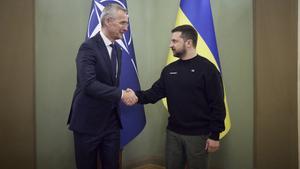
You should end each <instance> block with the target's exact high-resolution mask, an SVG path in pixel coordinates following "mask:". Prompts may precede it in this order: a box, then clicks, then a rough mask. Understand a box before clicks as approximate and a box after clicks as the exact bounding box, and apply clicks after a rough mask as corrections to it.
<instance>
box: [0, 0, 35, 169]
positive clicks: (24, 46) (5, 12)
mask: <svg viewBox="0 0 300 169" xmlns="http://www.w3.org/2000/svg"><path fill="white" fill-rule="evenodd" d="M0 22H1V26H0V37H1V41H0V121H1V122H0V168H2V169H16V168H22V169H33V168H34V166H35V148H34V146H35V145H34V142H35V141H34V140H35V139H34V0H23V1H1V2H0Z"/></svg>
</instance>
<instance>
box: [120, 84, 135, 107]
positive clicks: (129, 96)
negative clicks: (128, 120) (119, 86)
mask: <svg viewBox="0 0 300 169" xmlns="http://www.w3.org/2000/svg"><path fill="white" fill-rule="evenodd" d="M122 92H123V95H122V98H121V99H122V102H123V103H124V104H126V105H127V106H132V105H134V104H136V103H137V102H138V97H137V96H136V95H135V93H134V91H133V90H132V89H130V88H127V89H126V90H123V91H122Z"/></svg>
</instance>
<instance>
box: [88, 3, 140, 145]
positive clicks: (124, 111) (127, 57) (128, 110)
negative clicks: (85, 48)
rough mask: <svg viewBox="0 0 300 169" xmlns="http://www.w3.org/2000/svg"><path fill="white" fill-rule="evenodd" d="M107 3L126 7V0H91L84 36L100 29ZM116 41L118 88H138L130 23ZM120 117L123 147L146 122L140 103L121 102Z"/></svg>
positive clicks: (93, 34) (92, 34)
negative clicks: (119, 52) (119, 58)
mask: <svg viewBox="0 0 300 169" xmlns="http://www.w3.org/2000/svg"><path fill="white" fill-rule="evenodd" d="M109 3H117V4H119V5H121V6H122V7H123V8H125V9H127V3H126V0H93V1H92V6H91V12H90V17H89V21H88V28H87V34H86V38H91V37H93V36H95V35H96V34H97V33H99V31H100V29H101V21H100V16H101V13H102V10H103V9H104V7H105V6H106V5H107V4H109ZM116 42H117V44H118V45H119V46H120V47H121V48H122V66H121V76H120V88H121V89H127V88H131V89H133V90H140V83H139V80H138V75H137V66H136V60H135V54H134V47H133V41H132V38H131V31H130V24H129V26H128V31H127V32H126V33H125V34H124V35H123V39H120V40H117V41H116ZM120 117H121V122H122V124H123V129H122V130H121V148H123V147H124V146H125V145H126V144H128V143H129V142H130V141H131V140H132V139H133V138H135V137H136V136H137V135H138V134H139V133H140V132H141V131H142V130H143V128H144V126H145V123H146V120H145V113H144V107H143V106H142V105H134V106H130V107H129V106H126V105H124V104H123V103H121V105H120Z"/></svg>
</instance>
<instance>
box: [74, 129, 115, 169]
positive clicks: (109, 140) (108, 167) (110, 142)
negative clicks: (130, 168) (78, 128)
mask: <svg viewBox="0 0 300 169" xmlns="http://www.w3.org/2000/svg"><path fill="white" fill-rule="evenodd" d="M73 134H74V144H75V156H76V166H77V169H97V157H98V155H100V160H101V164H102V168H101V169H119V152H120V129H119V128H114V127H113V128H110V129H106V130H105V131H104V132H102V133H101V134H99V135H89V134H83V133H78V132H73Z"/></svg>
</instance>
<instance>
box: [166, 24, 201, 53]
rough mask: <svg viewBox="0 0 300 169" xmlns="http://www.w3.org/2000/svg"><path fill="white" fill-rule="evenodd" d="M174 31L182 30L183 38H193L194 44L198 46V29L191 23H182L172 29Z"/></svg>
mask: <svg viewBox="0 0 300 169" xmlns="http://www.w3.org/2000/svg"><path fill="white" fill-rule="evenodd" d="M171 32H172V33H174V32H181V36H180V37H181V38H182V39H183V40H185V41H186V40H189V39H191V40H192V42H193V46H194V47H195V48H196V46H197V38H198V34H197V31H196V30H195V29H194V28H193V27H192V26H191V25H180V26H177V27H175V28H174V29H172V31H171Z"/></svg>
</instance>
